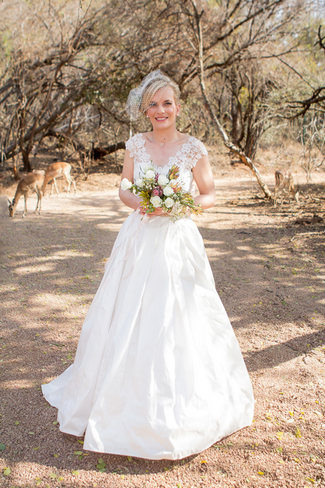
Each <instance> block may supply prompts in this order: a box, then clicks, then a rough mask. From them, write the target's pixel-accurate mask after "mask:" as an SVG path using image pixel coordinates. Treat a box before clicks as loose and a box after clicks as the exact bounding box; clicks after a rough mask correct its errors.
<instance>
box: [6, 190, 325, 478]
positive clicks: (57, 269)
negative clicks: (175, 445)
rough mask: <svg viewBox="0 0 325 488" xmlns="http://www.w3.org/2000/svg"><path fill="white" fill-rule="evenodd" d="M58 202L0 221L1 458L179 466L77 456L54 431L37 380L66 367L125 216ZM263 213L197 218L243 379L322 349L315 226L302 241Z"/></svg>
mask: <svg viewBox="0 0 325 488" xmlns="http://www.w3.org/2000/svg"><path fill="white" fill-rule="evenodd" d="M62 202H63V204H62V209H61V210H60V212H58V211H57V205H58V203H57V201H55V200H52V201H50V200H48V201H47V202H44V204H43V208H44V210H43V213H42V215H41V216H36V215H30V216H29V217H28V218H26V219H24V220H22V219H20V218H19V217H18V218H16V219H9V218H8V217H7V216H5V215H3V216H2V217H1V225H2V228H3V229H4V233H3V234H2V237H1V246H2V258H1V271H2V273H1V276H2V278H1V291H0V307H1V347H2V364H3V366H4V368H3V369H2V373H1V379H2V387H1V398H2V402H1V413H2V415H3V419H5V422H4V423H3V429H2V438H1V439H0V440H1V442H4V443H5V444H7V446H8V447H7V450H6V451H5V456H6V459H7V460H9V461H10V460H11V461H15V462H16V461H22V460H24V461H29V462H34V463H38V464H43V465H46V466H51V467H53V468H60V469H68V470H78V469H83V470H94V469H95V466H96V464H97V462H98V458H99V457H100V456H102V457H103V459H104V461H105V464H106V469H107V471H108V472H112V473H119V474H124V473H129V474H130V473H131V474H132V473H133V474H142V473H145V472H146V471H147V470H148V469H150V472H162V471H165V470H166V469H167V470H168V469H170V468H171V467H172V466H181V465H183V464H185V465H186V463H190V462H191V461H192V459H193V458H190V459H188V460H183V461H180V462H178V463H176V462H172V461H147V460H137V459H132V458H130V459H128V458H126V457H123V456H113V455H112V456H111V455H99V454H98V453H87V455H81V454H79V455H78V454H75V453H76V452H78V451H80V448H81V445H80V443H78V440H77V439H75V438H73V437H70V436H66V435H64V434H61V433H60V432H59V431H58V426H57V425H54V424H53V422H55V419H56V412H55V409H53V408H51V407H50V406H48V405H47V404H46V402H45V401H44V400H43V398H42V397H41V392H40V384H41V383H42V382H46V381H48V380H49V379H51V378H52V377H54V376H56V375H57V374H59V373H61V372H62V371H63V370H64V369H65V368H66V367H67V366H68V365H69V364H71V362H72V361H73V357H74V352H75V349H76V346H77V341H78V337H79V333H80V328H81V325H82V319H83V317H84V316H85V314H86V312H87V309H88V307H89V304H90V302H91V299H92V297H93V295H94V293H95V292H96V289H97V287H98V285H99V282H100V279H101V276H102V273H103V268H104V264H105V260H106V259H107V258H108V257H109V254H110V251H111V249H112V246H113V243H114V240H115V238H116V236H117V233H118V231H119V229H120V226H121V225H122V222H123V221H124V220H125V218H126V216H127V215H128V211H126V210H124V209H123V208H122V207H121V204H120V203H119V201H118V200H117V198H113V197H112V196H110V195H94V194H92V195H91V194H89V195H87V194H85V195H84V194H82V195H79V196H77V197H71V198H70V197H69V198H67V199H62ZM45 203H47V204H45ZM263 208H264V204H263V205H259V204H258V202H256V215H255V219H256V220H257V221H255V222H252V217H253V216H252V210H251V207H250V206H249V204H247V205H245V204H244V203H243V202H242V204H241V205H240V206H239V205H238V206H236V207H233V208H229V207H227V206H223V207H221V206H219V208H216V209H214V210H212V211H210V212H209V214H208V216H207V217H206V218H202V220H199V221H198V222H199V228H200V231H201V233H202V235H203V238H204V240H205V244H206V249H207V252H208V255H209V259H210V262H211V266H212V269H213V273H214V277H215V281H216V287H217V290H218V291H219V293H220V296H221V299H222V300H223V303H224V304H225V307H226V309H227V311H228V313H229V315H230V317H231V320H232V323H233V326H234V329H235V332H236V335H237V337H238V339H239V342H240V345H241V347H242V350H243V353H244V356H245V359H246V362H247V366H248V369H249V370H250V371H251V372H252V373H261V372H263V371H266V370H268V369H271V368H274V367H276V366H281V365H282V366H283V365H285V364H286V363H289V362H292V361H294V360H298V359H299V360H300V359H303V358H306V357H307V356H308V355H309V354H310V353H311V352H312V351H313V350H315V349H316V348H318V347H319V346H321V345H322V344H323V343H324V331H323V330H322V328H321V326H322V323H321V319H320V317H321V314H322V306H323V299H324V295H323V292H324V276H321V272H320V266H321V260H322V259H323V257H324V254H323V252H324V251H323V249H322V248H321V245H320V240H321V238H322V232H323V228H322V227H321V226H316V225H315V226H314V227H313V228H311V229H309V235H310V231H311V232H313V233H314V234H313V237H312V238H310V237H309V236H307V237H306V229H305V228H302V227H297V226H294V225H291V224H290V222H289V223H288V224H285V223H281V222H279V220H276V218H277V215H273V216H272V215H271V214H272V212H269V214H270V215H271V216H270V215H269V216H268V218H266V217H265V215H264V214H263V212H264V210H263ZM230 216H231V218H232V221H231V224H230V225H229V223H228V220H229V219H230ZM272 219H274V220H272ZM299 364H300V363H299ZM121 386H122V385H121ZM12 429H16V433H15V438H19V442H16V443H15V444H12V443H11V433H12ZM17 432H18V433H19V436H17V435H16V434H17ZM66 486H68V485H66ZM71 486H73V485H72V484H71Z"/></svg>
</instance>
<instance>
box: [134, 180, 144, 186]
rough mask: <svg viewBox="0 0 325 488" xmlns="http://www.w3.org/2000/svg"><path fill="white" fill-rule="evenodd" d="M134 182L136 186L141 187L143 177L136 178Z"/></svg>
mask: <svg viewBox="0 0 325 488" xmlns="http://www.w3.org/2000/svg"><path fill="white" fill-rule="evenodd" d="M135 184H136V185H137V186H139V187H140V188H142V186H143V179H142V178H137V179H136V180H135Z"/></svg>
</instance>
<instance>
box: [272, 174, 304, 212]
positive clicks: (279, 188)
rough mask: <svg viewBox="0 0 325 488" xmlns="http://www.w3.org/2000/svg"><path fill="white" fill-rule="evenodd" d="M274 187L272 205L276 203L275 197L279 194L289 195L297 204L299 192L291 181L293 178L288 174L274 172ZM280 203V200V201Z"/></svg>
mask: <svg viewBox="0 0 325 488" xmlns="http://www.w3.org/2000/svg"><path fill="white" fill-rule="evenodd" d="M274 177H275V187H274V204H276V203H277V197H278V194H279V193H289V194H291V196H292V197H293V198H294V199H295V200H296V202H297V203H298V202H299V191H298V189H297V187H296V185H295V182H294V180H293V176H292V174H291V173H289V172H282V171H279V170H277V171H275V173H274ZM281 203H282V200H281Z"/></svg>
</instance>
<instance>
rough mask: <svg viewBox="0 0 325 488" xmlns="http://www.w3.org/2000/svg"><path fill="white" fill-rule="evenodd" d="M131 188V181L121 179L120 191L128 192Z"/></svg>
mask: <svg viewBox="0 0 325 488" xmlns="http://www.w3.org/2000/svg"><path fill="white" fill-rule="evenodd" d="M131 186H132V183H131V181H129V180H128V179H127V178H123V180H122V181H121V190H129V189H130V188H131Z"/></svg>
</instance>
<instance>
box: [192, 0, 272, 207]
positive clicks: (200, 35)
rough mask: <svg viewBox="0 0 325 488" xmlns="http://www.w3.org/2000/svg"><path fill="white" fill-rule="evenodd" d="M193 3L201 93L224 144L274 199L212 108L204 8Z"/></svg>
mask: <svg viewBox="0 0 325 488" xmlns="http://www.w3.org/2000/svg"><path fill="white" fill-rule="evenodd" d="M191 3H192V5H193V9H194V15H195V23H196V28H197V40H198V62H199V79H200V88H201V93H202V96H203V99H204V103H205V106H206V108H207V110H208V112H209V114H210V116H211V119H212V121H213V122H214V124H215V126H216V128H217V131H218V132H219V134H220V136H221V138H222V140H223V143H224V145H225V146H226V147H227V148H228V149H229V150H230V151H231V152H233V153H234V154H236V155H237V156H238V157H239V159H240V160H241V162H242V163H244V164H245V165H246V166H248V167H249V169H250V170H251V171H252V172H253V174H254V176H255V178H256V180H257V182H258V184H259V186H260V187H261V189H262V191H263V193H264V195H265V196H266V198H268V199H270V200H273V195H272V193H271V191H270V190H269V187H268V186H267V184H266V183H264V181H263V180H262V177H261V175H260V172H259V171H258V169H257V168H256V166H255V164H254V163H253V161H252V160H251V159H250V158H249V157H248V156H246V154H245V153H244V151H242V150H241V149H240V148H239V147H238V146H236V145H235V144H233V143H232V142H231V141H230V140H229V137H228V135H227V133H226V131H225V130H224V128H223V127H222V125H221V124H220V122H219V119H218V117H217V116H216V114H215V113H214V111H213V109H212V105H211V103H210V102H209V100H208V97H207V94H206V90H205V83H204V62H203V33H202V27H201V17H202V15H203V12H204V11H203V10H202V11H201V12H200V13H199V11H198V9H197V6H196V2H195V0H191Z"/></svg>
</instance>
